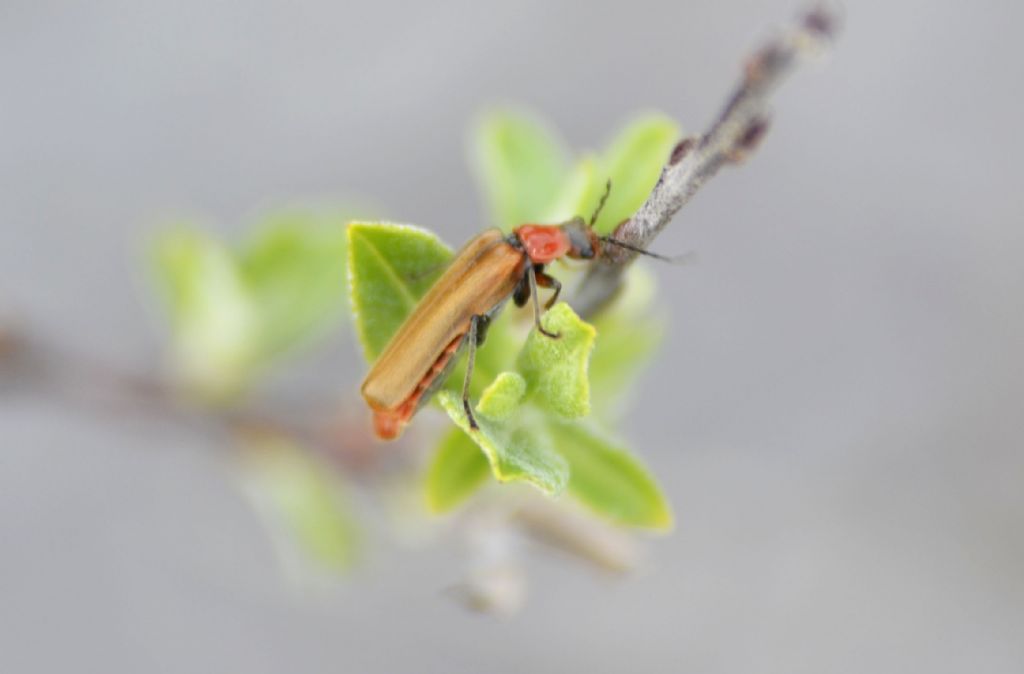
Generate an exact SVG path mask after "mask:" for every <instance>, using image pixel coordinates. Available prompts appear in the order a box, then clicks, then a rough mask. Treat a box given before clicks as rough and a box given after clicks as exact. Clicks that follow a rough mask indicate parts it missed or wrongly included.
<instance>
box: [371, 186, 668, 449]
mask: <svg viewBox="0 0 1024 674" xmlns="http://www.w3.org/2000/svg"><path fill="white" fill-rule="evenodd" d="M610 189H611V181H609V182H608V184H607V186H606V189H605V193H604V196H602V198H601V201H600V203H599V204H598V206H597V209H596V210H595V211H594V214H593V215H592V216H591V218H590V221H589V223H588V222H586V221H584V220H583V218H581V217H579V216H576V217H574V218H572V219H571V220H568V221H566V222H563V223H561V224H557V225H539V224H526V225H520V226H519V227H516V228H515V229H514V230H513V231H512V233H511V234H509V235H505V234H504V233H503V232H501V230H498V229H489V230H486V231H484V232H482V233H481V234H478V235H477V236H476V237H474V238H473V239H471V240H470V241H469V243H467V244H466V245H465V246H464V247H463V248H462V250H460V251H459V252H458V254H457V255H456V256H455V258H454V259H453V260H452V262H451V263H450V264H449V266H448V268H447V269H446V270H445V272H444V273H443V274H442V275H441V277H440V278H439V279H438V280H437V281H436V282H435V283H434V285H433V286H432V287H431V288H430V290H429V291H427V294H426V295H424V296H423V298H422V299H421V300H420V301H419V304H417V305H416V307H415V308H414V309H413V311H412V313H411V314H410V315H409V316H408V318H406V320H405V322H404V323H403V324H402V325H401V327H399V329H398V331H397V332H396V333H395V334H394V336H393V337H392V338H391V340H390V341H389V342H388V344H387V346H386V347H384V350H383V351H382V352H381V354H380V356H379V357H378V358H377V361H376V362H375V363H374V364H373V367H372V368H371V369H370V372H369V373H368V374H367V375H366V379H365V380H364V381H363V384H362V387H361V389H360V391H361V393H362V395H363V398H364V399H365V400H366V402H367V404H368V405H369V406H370V409H371V410H372V411H373V426H374V431H375V433H376V435H377V437H379V438H380V439H382V440H392V439H394V438H397V437H398V436H399V435H401V434H402V431H403V430H404V428H405V425H406V424H407V423H408V422H409V421H410V419H412V417H413V415H414V414H415V413H416V411H417V410H418V409H419V408H420V407H421V406H422V405H423V404H424V403H426V402H427V401H428V400H430V398H431V396H432V395H433V394H434V393H435V392H436V391H437V390H438V388H440V386H441V385H442V384H443V383H444V381H445V380H446V379H447V377H448V375H449V374H450V372H451V370H452V368H453V367H454V365H455V361H456V357H457V355H458V354H459V352H460V350H461V349H462V348H463V347H465V348H466V349H467V350H468V358H467V364H466V376H465V379H464V380H463V383H462V406H463V408H464V409H465V411H466V418H467V419H468V421H469V426H470V428H471V429H473V430H477V429H478V428H479V426H478V425H477V422H476V418H475V417H474V416H473V410H472V408H471V406H470V404H469V385H470V381H471V380H472V376H473V362H474V360H475V358H476V349H477V347H478V346H480V345H481V344H482V343H483V341H484V338H485V336H486V334H487V327H488V325H489V324H490V322H491V321H492V320H493V319H494V318H495V317H496V316H497V314H498V313H499V312H500V311H501V309H502V308H503V307H504V306H505V303H506V302H507V301H508V299H509V298H512V301H513V302H514V303H515V304H516V306H519V307H522V306H524V305H525V304H526V302H527V301H529V300H530V298H533V322H534V325H535V326H536V328H537V330H538V331H539V332H540V333H541V334H543V335H545V336H546V337H549V338H551V339H558V338H559V337H560V335H559V334H558V333H553V332H549V331H548V330H546V329H545V328H544V327H543V326H542V325H541V323H540V318H541V308H540V300H539V298H538V296H537V295H538V293H537V289H538V287H541V288H552V289H554V293H553V294H552V295H551V297H550V298H549V299H548V301H547V302H545V304H544V308H545V309H549V308H551V306H552V305H554V303H555V301H557V299H558V295H559V293H560V292H561V289H562V284H561V283H559V281H558V280H557V279H556V278H554V277H552V276H549V275H548V274H547V273H545V271H544V267H545V265H547V264H549V263H551V262H554V261H555V260H559V259H563V258H571V259H578V260H589V259H593V258H596V257H598V256H600V254H601V251H602V249H603V246H604V245H605V244H614V245H618V246H622V247H625V248H628V249H630V250H634V251H636V252H638V253H642V254H645V255H650V256H652V257H657V258H662V259H667V258H663V257H662V256H660V255H656V254H654V253H650V252H648V251H645V250H642V249H638V248H635V247H633V246H630V245H628V244H626V243H624V242H621V241H618V240H616V239H614V238H612V237H609V236H599V235H598V234H597V233H596V232H594V229H593V225H594V222H595V221H596V220H597V216H598V214H599V213H600V212H601V208H602V207H603V206H604V203H605V201H606V200H607V198H608V193H609V190H610Z"/></svg>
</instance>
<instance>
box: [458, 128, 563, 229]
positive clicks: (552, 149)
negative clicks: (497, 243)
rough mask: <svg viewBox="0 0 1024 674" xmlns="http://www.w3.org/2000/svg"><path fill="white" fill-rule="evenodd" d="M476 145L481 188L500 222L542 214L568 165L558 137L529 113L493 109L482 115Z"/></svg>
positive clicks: (511, 224) (527, 219)
mask: <svg viewBox="0 0 1024 674" xmlns="http://www.w3.org/2000/svg"><path fill="white" fill-rule="evenodd" d="M474 145H475V150H476V160H477V165H478V168H479V170H478V174H479V176H480V179H481V182H482V183H483V185H482V187H483V191H484V193H485V194H486V196H487V197H488V201H489V203H490V206H491V212H492V217H493V218H494V221H495V222H496V223H497V224H498V225H499V226H501V227H504V228H510V227H514V226H516V225H521V224H523V223H524V222H537V221H538V218H542V217H543V216H544V215H546V213H547V212H548V210H549V209H550V207H551V205H552V204H553V203H554V200H555V199H556V198H557V196H558V193H559V189H560V187H561V185H562V180H563V178H564V176H565V173H566V171H567V170H568V165H569V162H568V158H567V152H566V150H565V148H564V146H563V144H562V142H561V140H560V139H559V138H558V137H557V136H556V135H555V134H554V133H553V132H552V131H551V130H550V129H548V127H547V126H545V125H544V124H543V123H541V122H540V121H539V120H538V119H536V118H535V117H532V116H530V115H527V114H523V113H517V112H512V111H495V112H492V113H490V114H488V115H486V116H485V117H484V118H483V119H482V120H481V123H480V124H479V126H478V128H477V131H476V134H475V143H474Z"/></svg>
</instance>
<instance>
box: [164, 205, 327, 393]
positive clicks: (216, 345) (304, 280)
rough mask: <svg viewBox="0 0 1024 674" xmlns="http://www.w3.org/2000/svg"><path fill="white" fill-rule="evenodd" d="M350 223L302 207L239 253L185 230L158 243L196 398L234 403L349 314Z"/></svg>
mask: <svg viewBox="0 0 1024 674" xmlns="http://www.w3.org/2000/svg"><path fill="white" fill-rule="evenodd" d="M346 221H347V219H346V218H345V217H344V216H343V215H342V214H340V213H331V212H323V211H314V210H299V209H293V210H287V211H280V212H278V213H274V214H272V215H270V216H268V217H266V218H265V219H264V220H263V221H262V222H260V223H259V226H258V228H257V233H256V234H255V236H253V237H252V238H251V239H250V240H249V241H247V242H245V243H244V244H243V245H241V246H240V247H238V248H237V249H233V248H230V247H228V245H227V244H225V243H223V242H221V241H220V240H218V239H216V238H214V237H213V236H212V235H210V234H207V233H205V232H202V231H200V230H199V229H198V228H197V227H195V226H190V225H184V224H183V225H178V226H177V227H175V228H172V229H170V230H169V231H167V232H165V233H164V234H163V235H161V236H160V237H159V238H158V239H157V240H156V242H155V243H154V245H153V260H154V267H155V272H156V274H155V275H156V280H157V283H158V286H159V288H160V290H161V291H162V294H163V297H164V299H165V306H166V308H167V314H168V318H169V322H170V325H171V329H172V333H173V345H172V346H173V352H174V357H175V362H176V365H177V368H178V374H179V375H180V377H181V379H182V380H183V382H184V384H185V385H186V387H187V388H188V390H189V391H190V392H192V393H194V394H198V395H199V396H201V397H202V398H204V399H206V400H209V401H223V400H227V399H231V398H232V397H233V396H234V395H236V394H238V393H240V392H241V391H243V390H244V389H245V387H246V386H247V385H249V384H250V383H252V381H253V379H254V377H255V375H256V374H258V373H259V372H260V371H261V370H262V369H263V368H264V367H266V366H267V365H269V364H271V363H272V362H273V361H274V360H275V359H277V358H278V357H279V356H282V355H284V354H286V353H288V352H289V351H290V350H292V349H294V348H295V347H298V346H300V345H302V344H304V343H306V342H308V341H309V340H311V339H312V338H314V337H316V336H317V335H318V334H321V333H323V332H324V331H325V330H326V329H327V328H329V327H330V326H331V325H333V324H335V323H337V321H338V320H339V319H341V318H342V317H343V316H344V315H345V311H344V308H345V286H346V282H345V274H346V271H345V266H344V260H345V246H346V240H347V238H346V235H345V224H346Z"/></svg>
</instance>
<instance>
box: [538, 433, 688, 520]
mask: <svg viewBox="0 0 1024 674" xmlns="http://www.w3.org/2000/svg"><path fill="white" fill-rule="evenodd" d="M549 428H550V432H551V435H552V438H553V440H554V442H555V443H556V445H557V447H558V450H559V452H560V453H561V455H562V456H563V457H565V459H566V460H568V462H569V468H570V478H569V493H570V494H571V495H572V496H573V497H574V498H576V499H577V500H579V501H580V502H581V503H582V504H584V505H586V506H587V507H588V508H590V509H592V510H593V511H594V512H596V513H599V514H600V515H602V516H604V517H606V518H608V519H610V520H612V521H613V522H616V523H618V524H624V525H628V526H633V527H644V528H649V529H660V530H668V529H671V528H672V510H671V508H670V506H669V504H668V501H667V500H666V499H665V496H664V494H662V492H661V489H660V488H659V487H658V484H657V483H656V482H655V481H654V478H653V477H652V476H651V474H650V473H649V472H648V471H647V469H646V468H645V467H644V466H643V464H641V463H640V461H639V460H638V459H637V458H636V457H634V456H633V455H631V454H630V453H629V452H627V451H625V450H624V449H621V448H619V447H617V446H615V445H613V444H612V443H610V442H608V441H606V440H605V439H604V438H603V437H602V436H601V435H600V434H598V433H596V432H594V431H592V430H589V429H587V428H586V427H585V426H584V425H582V424H578V423H575V424H559V423H551V424H550V426H549Z"/></svg>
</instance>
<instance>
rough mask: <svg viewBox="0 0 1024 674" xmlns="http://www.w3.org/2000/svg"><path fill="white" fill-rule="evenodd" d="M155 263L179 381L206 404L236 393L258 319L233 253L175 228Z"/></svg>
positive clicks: (252, 353)
mask: <svg viewBox="0 0 1024 674" xmlns="http://www.w3.org/2000/svg"><path fill="white" fill-rule="evenodd" d="M153 260H154V267H155V271H156V279H157V284H158V286H159V289H160V290H161V291H162V294H163V295H164V298H165V302H166V304H167V307H168V310H169V314H170V319H171V328H172V330H173V333H174V353H175V358H176V361H177V365H178V368H179V370H180V372H181V376H182V379H183V380H184V381H185V382H186V384H187V385H188V386H189V387H190V388H191V389H193V390H194V391H195V392H197V393H199V394H201V395H203V396H206V397H209V398H214V399H219V398H223V397H226V396H228V395H231V394H232V393H234V392H236V391H237V390H238V389H239V388H240V387H241V385H242V384H243V382H244V381H245V379H246V378H247V376H248V375H249V371H250V368H251V365H252V363H253V362H254V361H255V360H256V358H257V355H258V351H259V343H258V339H257V338H256V335H257V334H258V326H259V313H258V306H257V304H256V302H255V301H254V298H253V296H252V293H251V292H250V290H249V288H248V286H247V285H246V283H245V280H244V279H243V278H242V276H241V274H239V272H238V268H237V266H236V265H235V261H234V258H233V257H232V255H231V252H230V251H229V250H228V249H227V248H226V247H225V246H224V245H223V244H221V243H220V242H218V241H216V240H215V239H213V238H212V237H209V236H206V235H205V234H202V233H201V232H199V231H196V230H193V229H190V228H186V227H178V228H176V229H172V230H169V231H167V232H165V233H164V234H162V235H161V236H160V238H159V239H158V240H157V241H156V242H155V245H154V247H153Z"/></svg>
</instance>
